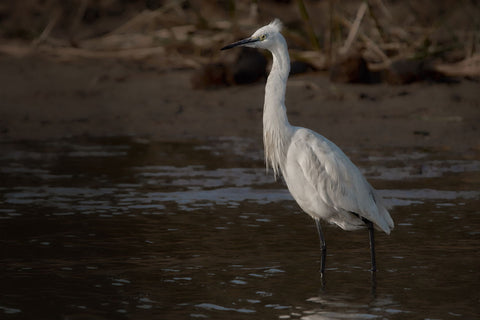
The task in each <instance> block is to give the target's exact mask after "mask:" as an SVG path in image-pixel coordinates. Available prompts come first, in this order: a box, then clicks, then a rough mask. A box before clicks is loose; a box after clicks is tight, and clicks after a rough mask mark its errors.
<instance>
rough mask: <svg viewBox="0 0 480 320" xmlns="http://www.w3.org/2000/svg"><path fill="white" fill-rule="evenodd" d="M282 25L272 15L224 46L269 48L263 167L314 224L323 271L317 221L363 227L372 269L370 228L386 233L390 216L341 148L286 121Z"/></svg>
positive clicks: (285, 56)
mask: <svg viewBox="0 0 480 320" xmlns="http://www.w3.org/2000/svg"><path fill="white" fill-rule="evenodd" d="M281 28H282V24H281V22H280V20H278V19H275V20H274V21H273V22H271V23H270V24H268V25H266V26H263V27H261V28H260V29H258V30H257V31H255V33H253V35H252V36H251V37H249V38H246V39H243V40H240V41H238V42H235V43H232V44H230V45H227V46H225V47H223V48H222V50H226V49H230V48H233V47H237V46H246V47H252V48H262V49H267V50H269V51H270V52H271V53H272V56H273V64H272V68H271V71H270V74H269V75H268V79H267V83H266V86H265V102H264V106H263V142H264V148H265V162H266V166H267V169H268V168H269V167H271V168H272V169H273V172H274V175H275V177H276V176H278V175H279V173H281V174H282V176H283V178H284V180H285V182H286V184H287V187H288V190H289V191H290V193H291V194H292V196H293V198H294V199H295V200H296V201H297V203H298V205H299V206H300V207H301V208H302V210H303V211H305V212H306V213H307V214H309V215H310V216H311V217H312V218H313V219H314V220H315V223H316V226H317V230H318V234H319V237H320V246H321V252H322V259H321V273H322V275H323V274H324V272H325V260H326V245H325V238H324V236H323V232H322V228H321V226H320V219H322V220H325V221H326V222H329V223H332V224H336V225H338V226H339V227H340V228H342V229H344V230H357V229H361V228H364V227H367V228H368V230H369V236H370V252H371V262H372V268H371V271H372V272H375V271H376V261H375V242H374V228H376V229H379V230H382V231H383V232H385V233H387V234H390V231H391V230H392V229H393V220H392V218H391V217H390V214H389V213H388V211H387V209H386V208H385V205H384V204H383V202H382V199H381V197H380V195H379V194H378V193H377V192H376V191H375V189H374V188H373V187H372V186H371V185H370V184H369V183H368V182H367V180H366V179H365V178H364V176H363V175H362V174H361V172H360V170H359V169H358V168H357V167H356V166H355V165H354V164H353V163H352V162H351V161H350V159H349V158H348V157H347V156H346V155H345V153H343V151H342V150H341V149H340V148H339V147H338V146H336V145H335V144H334V143H333V142H331V141H330V140H328V139H327V138H325V137H323V136H322V135H320V134H318V133H316V132H314V131H312V130H309V129H306V128H302V127H295V126H292V125H290V123H289V122H288V119H287V113H286V107H285V90H286V85H287V78H288V74H289V72H290V57H289V55H288V48H287V43H286V41H285V38H284V37H283V36H282V34H281V33H280V31H281Z"/></svg>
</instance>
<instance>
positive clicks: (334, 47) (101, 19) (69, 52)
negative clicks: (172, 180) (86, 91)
mask: <svg viewBox="0 0 480 320" xmlns="http://www.w3.org/2000/svg"><path fill="white" fill-rule="evenodd" d="M0 15H1V16H2V17H3V19H2V20H1V21H0V35H1V36H2V37H3V38H4V41H2V42H3V44H2V45H1V46H0V51H3V52H6V53H9V54H26V53H28V52H31V51H32V50H34V51H41V52H46V53H48V54H51V55H54V56H57V57H59V58H60V59H64V60H65V59H67V60H68V59H77V58H121V59H131V60H139V61H143V62H145V63H148V64H153V65H155V66H158V67H160V68H164V69H168V68H199V67H201V66H202V65H205V64H207V63H213V62H216V61H218V60H219V59H220V53H219V51H218V49H219V48H220V47H221V46H222V45H223V44H225V43H228V42H230V41H233V40H235V39H237V38H238V37H242V36H245V35H247V34H249V33H250V32H252V31H253V30H254V29H256V28H257V27H258V26H261V25H262V24H264V23H265V22H268V21H269V20H271V19H273V17H279V18H281V19H282V20H283V21H284V23H285V24H286V26H287V28H286V29H285V34H286V36H287V38H288V41H289V43H290V46H291V53H292V56H293V57H294V58H295V59H298V60H303V61H305V62H308V63H309V64H311V65H312V66H314V67H315V68H316V69H329V68H330V66H331V65H332V64H333V63H335V61H338V60H339V59H341V57H344V56H349V55H361V56H362V57H363V59H365V61H366V62H367V63H368V66H369V68H370V69H371V70H382V69H387V68H389V66H390V65H391V64H392V62H394V61H398V60H405V59H413V60H422V61H423V60H425V61H428V62H429V64H430V65H432V66H433V67H432V68H433V69H435V70H437V71H438V72H440V73H443V74H446V75H449V76H468V77H478V76H480V58H479V54H480V51H479V48H480V5H479V4H477V3H476V2H474V1H467V0H463V1H462V0H460V1H453V0H450V1H447V0H443V1H435V0H428V1H427V0H423V1H418V0H412V1H393V0H391V1H387V0H368V1H359V0H357V1H353V0H352V1H345V0H344V1H339V0H337V1H335V0H328V1H303V0H297V1H277V2H275V1H262V2H257V1H213V0H191V1H182V0H170V1H153V0H151V1H145V2H138V1H137V2H127V1H121V0H97V1H89V0H78V1H73V0H70V1H62V0H50V1H43V0H24V1H14V0H11V1H10V4H3V5H1V6H0Z"/></svg>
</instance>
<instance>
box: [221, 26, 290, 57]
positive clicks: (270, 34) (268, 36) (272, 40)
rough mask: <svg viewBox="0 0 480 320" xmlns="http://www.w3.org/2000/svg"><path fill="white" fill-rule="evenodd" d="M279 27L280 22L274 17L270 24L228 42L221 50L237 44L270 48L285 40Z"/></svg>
mask: <svg viewBox="0 0 480 320" xmlns="http://www.w3.org/2000/svg"><path fill="white" fill-rule="evenodd" d="M281 29H282V23H281V22H280V20H278V19H275V20H273V21H272V22H271V23H270V24H267V25H266V26H263V27H261V28H260V29H258V30H257V31H255V32H254V33H253V34H252V36H251V37H249V38H246V39H243V40H240V41H237V42H234V43H232V44H229V45H228V46H225V47H223V48H222V49H221V50H227V49H231V48H234V47H238V46H244V47H250V48H261V49H268V50H271V49H272V48H273V47H274V46H275V45H277V44H278V43H279V42H282V41H283V42H285V40H284V38H283V36H282V35H281V33H280V31H281Z"/></svg>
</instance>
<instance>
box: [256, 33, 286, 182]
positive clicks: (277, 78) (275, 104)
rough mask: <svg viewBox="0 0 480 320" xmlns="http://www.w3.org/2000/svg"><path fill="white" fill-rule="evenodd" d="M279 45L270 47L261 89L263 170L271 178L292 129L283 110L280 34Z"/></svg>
mask: <svg viewBox="0 0 480 320" xmlns="http://www.w3.org/2000/svg"><path fill="white" fill-rule="evenodd" d="M279 37H280V41H279V45H277V46H276V47H275V48H273V49H272V50H271V51H272V55H273V64H272V70H271V71H270V74H269V75H268V79H267V84H266V86H265V103H264V106H263V144H264V148H265V162H266V165H267V169H268V167H269V166H271V167H272V169H273V172H274V175H275V176H277V175H278V173H279V171H283V164H284V163H285V157H286V155H287V149H288V145H289V143H290V139H291V136H292V134H293V128H292V126H291V125H290V124H289V123H288V119H287V109H286V107H285V91H286V86H287V79H288V74H289V73H290V57H289V55H288V49H287V43H286V42H285V39H284V38H283V37H282V36H281V35H280V36H279Z"/></svg>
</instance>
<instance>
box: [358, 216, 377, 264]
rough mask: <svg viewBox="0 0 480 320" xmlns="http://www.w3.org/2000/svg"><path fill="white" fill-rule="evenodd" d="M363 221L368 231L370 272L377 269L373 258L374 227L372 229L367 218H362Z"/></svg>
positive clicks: (371, 224)
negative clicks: (370, 258) (370, 259)
mask: <svg viewBox="0 0 480 320" xmlns="http://www.w3.org/2000/svg"><path fill="white" fill-rule="evenodd" d="M362 220H363V222H365V224H366V225H367V227H368V233H369V235H370V255H371V257H372V270H371V271H372V272H376V271H377V261H376V259H375V236H374V229H373V223H372V222H371V221H370V220H367V219H365V218H362Z"/></svg>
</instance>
